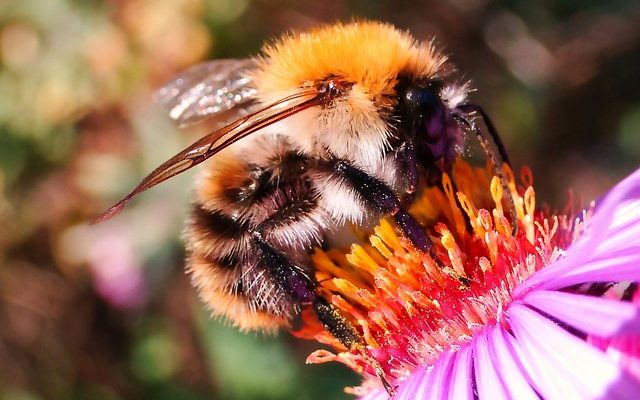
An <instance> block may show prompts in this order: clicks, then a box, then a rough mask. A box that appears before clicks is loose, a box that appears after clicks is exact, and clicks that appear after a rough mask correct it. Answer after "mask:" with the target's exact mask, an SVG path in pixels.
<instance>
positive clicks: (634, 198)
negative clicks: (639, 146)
mask: <svg viewBox="0 0 640 400" xmlns="http://www.w3.org/2000/svg"><path fill="white" fill-rule="evenodd" d="M638 200H640V169H638V170H637V171H635V172H634V173H632V174H631V175H629V176H628V177H627V178H625V179H623V180H622V181H621V182H620V183H618V184H617V185H616V186H615V187H614V188H613V189H611V190H610V191H609V193H607V194H606V196H605V197H604V198H603V199H602V200H600V201H599V202H598V204H597V206H596V210H595V213H594V215H593V217H592V218H591V221H590V222H589V230H590V234H589V242H591V243H589V244H587V245H585V247H587V246H591V245H592V244H593V243H596V244H598V245H599V244H600V243H603V242H605V241H606V240H609V239H610V238H611V236H612V235H611V233H612V231H615V230H616V227H619V226H621V225H627V226H632V225H634V224H629V222H633V221H635V222H637V221H638V220H640V211H638V207H640V203H639V202H638ZM634 210H635V211H634ZM621 211H622V212H621ZM637 240H638V237H637V236H636V237H635V242H636V243H637Z"/></svg>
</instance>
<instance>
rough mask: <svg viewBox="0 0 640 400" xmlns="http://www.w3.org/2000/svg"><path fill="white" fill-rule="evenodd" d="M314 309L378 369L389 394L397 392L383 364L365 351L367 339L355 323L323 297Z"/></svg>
mask: <svg viewBox="0 0 640 400" xmlns="http://www.w3.org/2000/svg"><path fill="white" fill-rule="evenodd" d="M313 310H314V312H315V313H316V315H317V316H318V319H319V320H320V322H321V323H322V325H324V327H325V328H326V329H327V330H328V331H329V332H330V333H331V334H332V335H333V337H335V338H336V339H338V340H339V341H340V343H342V344H343V345H344V346H345V347H346V348H347V349H349V350H350V351H357V352H359V353H360V355H361V356H362V357H363V358H364V359H365V361H367V362H368V363H369V365H371V367H372V368H373V369H374V370H375V371H376V375H377V376H378V378H379V379H380V381H381V382H382V385H383V386H384V388H385V389H386V391H387V393H388V394H389V396H391V397H393V395H394V394H395V389H394V387H393V386H392V385H391V384H390V383H389V381H388V380H387V378H386V374H385V372H384V370H383V369H382V366H381V365H380V363H378V361H376V360H375V359H374V358H372V357H371V356H369V355H367V354H366V352H365V346H366V344H365V341H364V339H363V337H362V335H360V333H358V331H357V330H356V329H355V328H354V327H353V325H352V324H351V323H350V322H349V321H348V320H347V319H346V318H344V317H343V316H342V314H340V312H339V311H338V310H337V309H336V307H335V306H333V305H332V304H331V303H329V302H327V301H326V300H325V299H323V298H321V297H316V300H315V301H314V303H313Z"/></svg>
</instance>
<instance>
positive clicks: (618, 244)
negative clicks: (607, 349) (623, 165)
mask: <svg viewBox="0 0 640 400" xmlns="http://www.w3.org/2000/svg"><path fill="white" fill-rule="evenodd" d="M639 259H640V169H639V170H638V171H636V172H634V173H633V174H631V175H630V176H629V177H627V178H626V179H624V180H623V181H622V182H620V183H619V184H618V185H616V186H615V187H614V188H613V189H612V190H611V191H610V192H609V193H608V194H607V195H606V196H605V197H604V198H603V199H602V200H601V201H600V202H599V204H598V205H597V206H596V210H595V212H594V215H593V216H592V217H591V219H590V221H589V222H588V224H587V228H586V232H585V235H584V236H583V237H582V238H581V239H580V240H579V241H578V242H577V243H574V244H573V245H572V246H571V247H570V248H569V249H568V250H567V252H566V255H565V256H564V257H563V258H562V259H560V260H558V261H557V262H555V263H554V264H552V265H549V266H547V267H545V268H543V269H541V270H539V271H538V272H536V273H535V274H534V275H532V276H531V277H529V279H527V281H526V282H524V283H522V284H521V285H518V286H517V287H516V288H515V289H514V291H513V295H514V297H519V296H521V295H522V294H524V293H526V292H527V291H529V290H531V289H532V288H534V287H540V288H544V289H557V288H562V287H566V286H570V285H573V284H579V283H587V282H596V281H624V280H640V278H639V276H640V268H637V265H639V263H640V261H639Z"/></svg>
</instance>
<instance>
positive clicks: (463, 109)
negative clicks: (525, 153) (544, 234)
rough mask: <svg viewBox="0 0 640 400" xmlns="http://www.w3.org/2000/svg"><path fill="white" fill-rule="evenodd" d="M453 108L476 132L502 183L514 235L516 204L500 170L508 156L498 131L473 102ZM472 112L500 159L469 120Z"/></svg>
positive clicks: (515, 229) (506, 161) (480, 108)
mask: <svg viewBox="0 0 640 400" xmlns="http://www.w3.org/2000/svg"><path fill="white" fill-rule="evenodd" d="M455 110H456V111H457V112H458V113H456V114H455V118H456V119H457V120H458V121H460V122H461V123H463V124H464V125H466V126H467V127H468V128H469V129H470V130H471V131H473V132H474V133H475V134H476V136H477V137H478V141H479V142H480V145H481V146H482V150H483V151H484V152H485V153H486V154H487V157H489V159H490V160H491V162H492V163H493V166H494V167H493V168H494V173H495V175H496V176H497V177H498V178H499V179H500V183H501V184H502V188H503V191H504V194H505V195H506V196H507V197H506V199H507V202H508V204H509V210H510V214H511V221H512V224H513V234H514V235H515V234H516V233H517V232H518V223H517V213H516V205H515V202H514V200H513V196H512V195H511V189H510V188H509V184H508V183H507V178H506V177H505V175H504V172H503V170H502V163H503V162H504V163H507V164H509V165H510V163H509V157H508V155H507V150H506V149H505V147H504V144H503V143H502V140H501V139H500V135H498V131H497V130H496V128H495V126H494V125H493V122H491V119H490V118H489V116H488V115H487V113H485V112H484V110H483V109H482V107H480V106H478V105H475V104H461V105H459V106H458V107H456V109H455ZM473 113H477V114H479V115H480V117H481V118H482V120H483V121H484V124H485V125H486V127H487V130H488V131H489V135H490V136H491V139H492V140H493V143H494V144H495V145H496V147H497V148H498V154H499V155H500V161H498V160H497V159H496V156H495V152H494V150H493V148H492V147H491V144H490V143H489V141H488V140H487V138H486V137H485V135H484V134H483V133H482V131H481V130H480V128H478V126H477V125H476V124H475V123H474V122H473V121H471V120H469V118H468V114H473Z"/></svg>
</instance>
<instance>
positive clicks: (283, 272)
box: [252, 232, 316, 305]
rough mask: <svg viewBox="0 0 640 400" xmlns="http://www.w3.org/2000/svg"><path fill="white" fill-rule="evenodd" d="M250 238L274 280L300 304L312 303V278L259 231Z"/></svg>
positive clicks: (313, 293) (313, 292) (313, 291)
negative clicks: (268, 241)
mask: <svg viewBox="0 0 640 400" xmlns="http://www.w3.org/2000/svg"><path fill="white" fill-rule="evenodd" d="M252 240H253V243H254V244H255V246H256V247H257V249H258V251H259V252H260V254H259V256H260V257H261V258H262V261H263V262H264V265H266V266H267V268H269V271H270V272H271V274H272V275H273V277H274V279H275V280H276V282H278V284H279V285H280V286H281V287H283V288H285V289H286V291H287V293H289V295H290V296H291V297H292V298H293V300H294V301H295V302H296V303H298V304H301V305H308V304H311V303H313V301H314V300H315V299H316V294H315V290H314V287H315V282H314V280H313V278H311V277H309V276H308V275H307V274H306V273H305V272H304V270H303V269H302V268H301V267H299V266H297V265H295V264H294V263H293V262H291V261H290V260H289V258H288V257H287V256H286V255H284V254H283V253H282V252H280V251H279V250H277V249H275V248H274V247H273V246H271V244H269V243H267V242H266V241H265V240H264V239H263V238H262V235H261V234H260V233H259V232H254V234H253V239H252Z"/></svg>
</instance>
